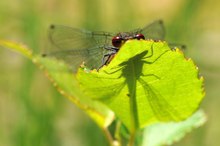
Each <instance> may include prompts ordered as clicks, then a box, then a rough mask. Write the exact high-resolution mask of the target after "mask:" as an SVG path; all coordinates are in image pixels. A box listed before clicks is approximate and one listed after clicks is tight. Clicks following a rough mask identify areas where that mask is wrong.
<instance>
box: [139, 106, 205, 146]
mask: <svg viewBox="0 0 220 146" xmlns="http://www.w3.org/2000/svg"><path fill="white" fill-rule="evenodd" d="M205 122H206V117H205V114H204V112H203V111H201V110H199V111H197V112H196V113H195V114H193V115H192V116H191V117H190V118H188V119H187V120H185V121H182V122H178V123H173V122H172V123H159V124H154V125H151V126H149V127H147V128H145V129H144V140H143V144H142V146H162V145H171V144H173V143H174V142H176V141H178V140H180V139H181V138H183V137H184V135H185V134H187V133H189V132H190V131H192V130H193V129H195V128H198V127H200V126H201V125H203V124H204V123H205Z"/></svg>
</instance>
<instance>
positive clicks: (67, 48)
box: [43, 20, 165, 72]
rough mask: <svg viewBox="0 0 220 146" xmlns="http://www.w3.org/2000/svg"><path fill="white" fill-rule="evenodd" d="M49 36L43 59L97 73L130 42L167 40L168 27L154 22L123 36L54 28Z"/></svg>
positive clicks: (51, 28) (50, 29)
mask: <svg viewBox="0 0 220 146" xmlns="http://www.w3.org/2000/svg"><path fill="white" fill-rule="evenodd" d="M48 36H49V42H50V46H49V47H48V50H46V52H45V53H44V54H43V56H48V57H55V58H57V59H60V60H63V61H65V62H66V63H67V64H69V65H70V66H71V68H72V70H73V72H76V71H77V69H78V68H79V66H80V65H82V64H84V65H85V66H86V67H87V68H89V69H97V70H98V69H100V68H101V67H102V66H103V65H108V64H109V63H110V62H111V60H112V59H113V58H114V56H115V54H117V52H118V51H119V50H120V48H121V46H122V45H123V44H124V43H125V42H126V41H127V40H131V39H137V40H140V39H151V40H155V41H158V40H164V37H165V28H164V25H163V21H162V20H157V21H154V22H152V23H150V24H148V25H146V26H145V27H143V28H139V29H134V30H131V31H128V32H119V33H110V32H103V31H95V32H93V31H87V30H82V29H77V28H72V27H68V26H62V25H51V26H50V28H49V32H48Z"/></svg>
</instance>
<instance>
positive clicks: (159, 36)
mask: <svg viewBox="0 0 220 146" xmlns="http://www.w3.org/2000/svg"><path fill="white" fill-rule="evenodd" d="M136 33H142V34H143V35H144V36H145V39H153V40H164V38H165V28H164V25H163V21H162V20H157V21H154V22H153V23H151V24H149V25H146V26H145V27H144V28H142V29H138V30H136Z"/></svg>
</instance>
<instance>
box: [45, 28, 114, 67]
mask: <svg viewBox="0 0 220 146" xmlns="http://www.w3.org/2000/svg"><path fill="white" fill-rule="evenodd" d="M110 37H111V34H110V33H105V32H90V31H85V30H80V29H75V28H71V27H66V26H61V25H52V26H51V27H50V29H49V41H50V46H49V47H48V48H47V50H46V55H47V56H54V57H56V58H58V59H61V60H64V61H66V62H67V63H68V64H70V65H71V66H72V68H73V69H74V68H78V66H79V65H80V64H82V62H84V63H85V64H86V65H87V67H89V68H98V67H99V66H100V65H101V64H102V57H103V55H104V54H105V52H106V50H105V49H104V48H105V46H106V45H110V41H109V40H111V38H110Z"/></svg>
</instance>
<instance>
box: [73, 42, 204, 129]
mask: <svg viewBox="0 0 220 146" xmlns="http://www.w3.org/2000/svg"><path fill="white" fill-rule="evenodd" d="M77 79H78V80H79V82H80V84H81V89H82V90H83V92H84V93H85V94H86V95H87V96H88V97H90V98H91V99H94V100H98V101H100V102H102V103H104V104H106V105H108V106H109V107H110V108H111V109H112V110H113V111H114V112H115V114H116V115H117V117H119V119H120V120H121V121H122V122H123V123H124V124H125V125H126V126H127V127H128V128H129V129H130V131H135V129H138V128H143V127H144V126H147V125H150V124H152V123H155V122H170V121H181V120H184V119H186V118H188V117H189V116H191V115H192V114H193V113H194V112H195V111H196V109H197V108H198V106H199V104H200V102H201V100H202V98H203V97H204V91H203V78H202V77H198V68H197V67H196V66H195V65H194V63H193V61H192V60H191V59H185V57H184V55H183V53H182V52H181V51H180V50H178V49H175V50H171V49H170V48H169V46H168V45H167V43H166V42H155V41H149V40H141V41H140V40H131V41H127V42H126V43H125V44H124V45H123V46H122V47H121V48H120V51H119V52H118V53H117V54H116V55H115V57H114V59H113V60H112V62H111V63H110V64H109V65H107V66H104V67H102V68H101V69H100V70H99V71H96V70H92V71H91V72H86V71H84V70H83V69H79V71H78V74H77Z"/></svg>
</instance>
